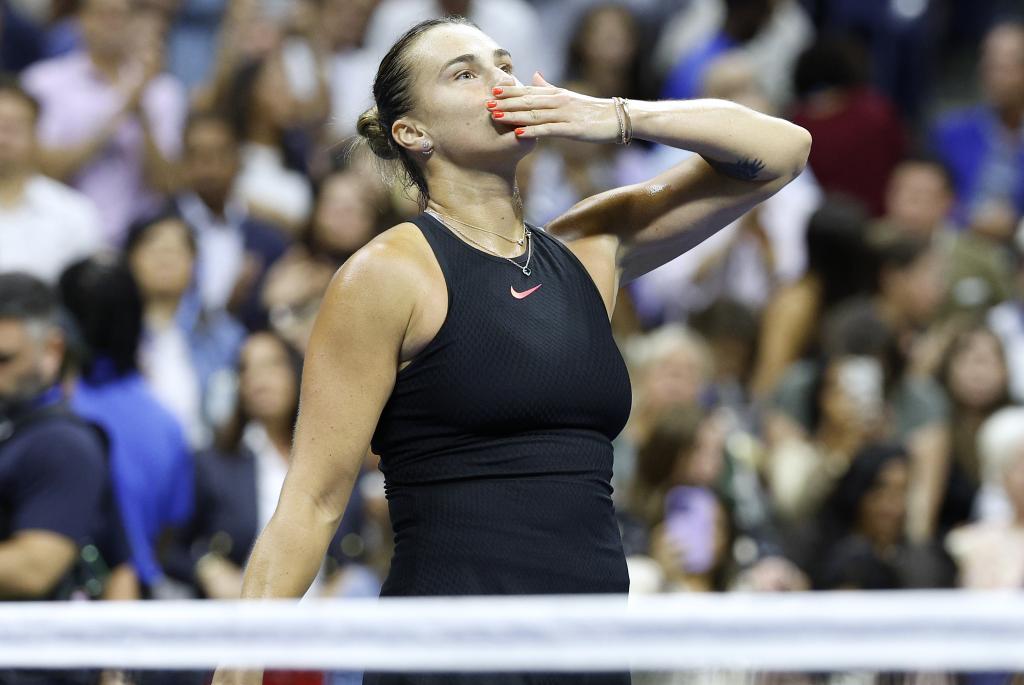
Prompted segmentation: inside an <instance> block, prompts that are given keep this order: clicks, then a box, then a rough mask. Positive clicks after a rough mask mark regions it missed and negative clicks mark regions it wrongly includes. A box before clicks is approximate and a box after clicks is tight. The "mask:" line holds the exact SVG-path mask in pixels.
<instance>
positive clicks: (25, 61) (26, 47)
mask: <svg viewBox="0 0 1024 685" xmlns="http://www.w3.org/2000/svg"><path fill="white" fill-rule="evenodd" d="M45 41H46V38H45V34H44V33H43V31H42V30H41V29H40V28H39V27H38V26H36V25H35V24H34V23H33V22H32V21H31V20H30V19H28V18H26V17H24V16H22V14H21V12H19V11H18V10H16V9H15V8H13V7H11V3H10V2H9V0H3V2H0V71H6V72H12V73H18V72H20V71H21V70H22V69H24V68H25V67H27V66H29V65H30V64H32V63H33V62H35V61H37V60H39V59H41V58H42V56H43V50H44V45H45Z"/></svg>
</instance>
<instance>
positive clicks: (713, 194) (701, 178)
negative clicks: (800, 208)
mask: <svg viewBox="0 0 1024 685" xmlns="http://www.w3.org/2000/svg"><path fill="white" fill-rule="evenodd" d="M792 178H793V177H788V178H777V179H773V180H770V181H763V182H753V181H743V180H737V179H734V178H730V177H728V176H725V175H723V174H721V173H719V172H717V171H715V170H714V169H713V168H712V167H711V165H710V164H708V162H707V161H705V160H704V158H703V157H701V156H700V155H693V156H691V157H689V158H687V159H686V160H684V161H683V162H681V163H679V164H677V165H676V166H674V167H672V168H671V169H669V170H667V171H665V172H663V173H661V174H659V175H658V176H655V177H654V178H652V179H650V180H649V181H645V182H643V183H637V184H633V185H629V186H624V187H621V188H615V189H613V190H609V191H607V192H604V193H600V194H598V195H595V196H593V197H590V198H587V199H585V200H583V201H581V202H579V203H577V204H576V205H575V206H574V207H572V208H571V209H570V210H569V211H568V212H566V213H565V214H563V215H562V216H560V217H558V218H557V219H555V220H554V221H552V222H551V223H550V224H549V225H548V230H549V231H551V232H552V233H555V234H556V235H560V236H565V238H566V239H574V238H585V237H590V236H596V235H612V236H615V237H616V238H617V239H618V247H617V250H616V255H615V262H616V265H617V267H618V271H619V274H620V285H621V284H625V283H627V282H629V281H631V280H633V279H634V278H637V277H639V276H641V275H643V274H645V273H647V272H648V271H652V270H654V269H656V268H658V267H659V266H661V265H662V264H665V263H667V262H669V261H671V260H673V259H675V258H676V257H678V256H679V255H681V254H683V253H684V252H686V251H687V250H689V249H690V248H692V247H694V246H695V245H697V244H699V243H700V242H702V241H704V240H705V239H707V238H709V237H710V236H711V235H713V234H714V233H715V232H716V231H718V230H719V229H721V228H723V227H724V226H726V225H728V224H730V223H732V222H733V221H735V220H736V219H738V218H739V217H741V216H742V215H743V214H745V213H746V212H747V211H749V210H750V209H752V208H753V207H754V206H755V205H757V204H758V203H760V202H762V201H764V200H766V199H767V198H769V197H771V196H772V195H773V194H774V193H776V192H777V191H778V190H779V189H781V188H782V187H783V186H784V185H786V183H788V182H789V181H791V180H792Z"/></svg>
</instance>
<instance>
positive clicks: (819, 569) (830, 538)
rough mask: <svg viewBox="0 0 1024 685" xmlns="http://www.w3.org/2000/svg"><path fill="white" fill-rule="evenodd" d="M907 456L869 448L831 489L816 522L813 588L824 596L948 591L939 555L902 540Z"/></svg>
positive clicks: (884, 447) (946, 569)
mask: <svg viewBox="0 0 1024 685" xmlns="http://www.w3.org/2000/svg"><path fill="white" fill-rule="evenodd" d="M908 461H909V460H908V454H907V450H906V449H905V448H904V447H902V446H900V445H895V444H885V443H872V444H870V445H867V446H865V447H864V448H863V449H862V450H860V451H859V452H858V453H857V455H856V456H855V457H854V459H853V461H852V462H851V463H850V468H849V469H848V470H847V471H846V473H845V474H844V475H843V477H842V478H841V479H840V480H839V482H838V483H837V484H836V487H835V489H834V490H833V491H832V493H831V495H830V496H829V499H828V501H827V502H826V504H825V506H824V508H823V510H822V512H821V517H820V520H819V521H820V530H819V533H820V538H819V546H818V549H817V557H816V561H815V563H814V567H815V569H816V570H815V572H814V574H813V575H814V577H815V586H816V587H818V588H820V589H827V590H840V589H846V590H896V589H909V588H923V587H948V585H949V584H950V583H951V581H952V568H951V564H950V563H949V560H948V558H946V557H945V556H944V555H943V554H942V553H941V550H938V549H936V548H935V547H934V546H932V545H930V544H925V545H915V544H912V543H910V542H909V541H908V540H907V537H906V533H905V528H906V518H907V510H908V496H909V492H910V490H909V488H910V468H909V465H908Z"/></svg>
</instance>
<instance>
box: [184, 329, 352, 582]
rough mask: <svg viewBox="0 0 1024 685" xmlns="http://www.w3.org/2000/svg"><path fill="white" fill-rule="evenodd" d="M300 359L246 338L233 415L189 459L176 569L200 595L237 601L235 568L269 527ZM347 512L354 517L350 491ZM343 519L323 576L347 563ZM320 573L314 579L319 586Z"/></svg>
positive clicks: (280, 346) (264, 337)
mask: <svg viewBox="0 0 1024 685" xmlns="http://www.w3.org/2000/svg"><path fill="white" fill-rule="evenodd" d="M301 374H302V359H301V358H300V357H299V355H298V354H297V353H296V352H295V351H294V350H293V349H292V348H291V347H290V346H289V345H288V344H287V343H286V342H285V341H284V340H282V339H281V338H280V337H278V336H276V335H274V334H272V333H266V332H263V333H254V334H252V335H251V336H249V338H248V339H247V340H246V342H245V345H244V347H243V348H242V352H241V354H240V357H239V365H238V381H239V383H238V395H237V398H236V406H235V413H234V416H233V418H232V419H231V421H230V422H229V423H228V424H227V425H226V426H225V427H224V429H223V430H222V431H221V433H220V435H219V436H218V439H217V443H216V446H215V447H214V449H211V450H208V451H205V452H201V453H199V454H198V455H197V456H196V515H195V517H194V518H193V519H192V521H191V522H190V524H189V527H188V529H187V530H186V531H184V533H183V537H184V538H185V547H186V548H187V550H188V559H189V560H188V563H187V564H184V565H183V564H181V560H180V559H179V560H178V561H179V566H180V567H181V568H179V569H178V571H179V572H180V573H182V576H183V578H184V579H186V580H189V581H191V582H192V583H194V584H195V586H196V588H197V589H198V590H199V592H201V593H202V595H203V596H205V597H209V598H212V599H231V598H237V597H238V596H239V595H240V593H241V589H242V568H243V567H244V566H245V560H246V558H247V557H248V555H249V552H250V551H251V549H252V545H253V542H254V541H255V540H256V536H257V535H258V534H259V532H260V531H261V530H262V529H263V527H264V526H265V525H266V524H267V521H269V520H270V516H271V514H273V512H274V507H276V506H277V499H278V496H279V495H280V492H281V485H282V483H284V477H285V473H286V472H287V468H288V457H289V454H290V451H291V435H292V428H293V427H294V425H295V417H296V415H297V414H298V409H299V381H300V378H301ZM354 492H355V493H356V497H354V498H353V500H352V502H351V503H350V505H349V510H350V511H353V512H358V509H359V506H360V505H359V500H358V492H359V491H358V489H356V490H355V491H354ZM357 518H358V517H355V518H354V517H352V516H349V517H347V518H346V519H345V523H343V524H342V526H341V527H340V528H339V530H338V532H337V534H336V535H335V537H334V540H333V542H332V543H331V546H330V550H329V556H328V566H329V568H326V569H325V570H326V571H327V572H330V571H333V570H334V569H336V568H338V566H339V565H340V564H341V563H342V562H344V561H347V559H346V557H345V556H344V555H343V553H342V550H341V540H342V538H343V537H344V536H345V535H347V534H348V533H352V532H355V531H357V529H358V521H357V520H356V519H357ZM325 579H326V574H324V573H321V578H320V579H319V581H320V583H319V584H322V583H323V581H324V580H325Z"/></svg>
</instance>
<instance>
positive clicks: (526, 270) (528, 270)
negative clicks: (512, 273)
mask: <svg viewBox="0 0 1024 685" xmlns="http://www.w3.org/2000/svg"><path fill="white" fill-rule="evenodd" d="M532 273H533V271H531V270H530V269H529V268H528V267H527V268H524V269H523V275H524V276H529V275H530V274H532Z"/></svg>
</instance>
